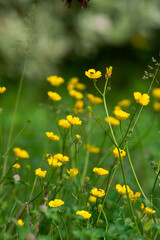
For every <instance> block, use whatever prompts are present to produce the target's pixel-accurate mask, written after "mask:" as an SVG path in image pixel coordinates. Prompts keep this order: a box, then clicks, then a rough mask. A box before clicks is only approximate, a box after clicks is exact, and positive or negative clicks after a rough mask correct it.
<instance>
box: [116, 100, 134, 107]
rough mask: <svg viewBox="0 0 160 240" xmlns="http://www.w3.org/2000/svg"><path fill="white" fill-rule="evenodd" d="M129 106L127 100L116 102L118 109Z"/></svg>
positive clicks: (129, 103)
mask: <svg viewBox="0 0 160 240" xmlns="http://www.w3.org/2000/svg"><path fill="white" fill-rule="evenodd" d="M130 105H131V101H130V100H129V99H123V100H122V101H120V102H118V106H120V107H122V108H123V107H124V108H125V107H129V106H130Z"/></svg>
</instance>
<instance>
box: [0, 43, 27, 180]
mask: <svg viewBox="0 0 160 240" xmlns="http://www.w3.org/2000/svg"><path fill="white" fill-rule="evenodd" d="M28 49H29V46H28ZM27 55H28V51H27V53H26V55H25V59H24V65H23V70H22V75H21V78H20V83H19V87H18V92H17V97H16V101H15V107H14V113H13V119H12V122H11V127H10V131H9V137H8V143H7V150H6V152H8V151H9V148H10V144H11V141H12V135H13V129H14V125H15V120H16V115H17V110H18V105H19V99H20V95H21V91H22V85H23V80H24V73H25V70H26V63H27ZM7 163H8V155H6V157H5V160H4V166H3V172H2V177H3V176H4V175H5V173H6V168H7Z"/></svg>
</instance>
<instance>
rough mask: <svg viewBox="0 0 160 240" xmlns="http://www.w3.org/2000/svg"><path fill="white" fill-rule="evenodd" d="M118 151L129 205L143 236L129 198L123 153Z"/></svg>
mask: <svg viewBox="0 0 160 240" xmlns="http://www.w3.org/2000/svg"><path fill="white" fill-rule="evenodd" d="M118 152H119V159H120V164H121V169H122V175H123V180H124V184H125V188H126V193H127V199H128V203H129V206H130V209H131V212H132V216H133V219H134V222H135V225H136V228H137V232H138V235H139V236H141V234H140V231H139V228H138V224H137V221H136V217H135V215H134V211H133V207H132V203H131V200H130V198H129V193H128V189H127V183H126V176H125V172H124V167H123V162H122V158H121V154H120V150H119V148H118Z"/></svg>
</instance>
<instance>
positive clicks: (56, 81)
mask: <svg viewBox="0 0 160 240" xmlns="http://www.w3.org/2000/svg"><path fill="white" fill-rule="evenodd" d="M47 81H48V82H50V84H51V85H52V86H56V87H58V86H60V85H61V84H62V83H64V79H63V78H62V77H58V76H53V75H52V76H49V77H47Z"/></svg>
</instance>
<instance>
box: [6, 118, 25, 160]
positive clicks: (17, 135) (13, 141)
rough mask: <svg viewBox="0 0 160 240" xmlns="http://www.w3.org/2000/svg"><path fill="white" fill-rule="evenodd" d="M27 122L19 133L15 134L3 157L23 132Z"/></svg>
mask: <svg viewBox="0 0 160 240" xmlns="http://www.w3.org/2000/svg"><path fill="white" fill-rule="evenodd" d="M28 123H29V122H27V123H26V124H25V125H24V127H23V128H22V129H21V130H20V131H19V133H18V134H17V136H16V137H15V138H14V140H13V141H12V143H11V144H10V146H8V149H7V151H6V152H5V153H4V156H5V155H8V153H9V151H10V149H11V148H12V147H13V145H14V143H15V142H16V141H17V139H18V138H19V137H20V135H21V134H22V133H23V131H24V130H25V128H26V127H27V125H28Z"/></svg>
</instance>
